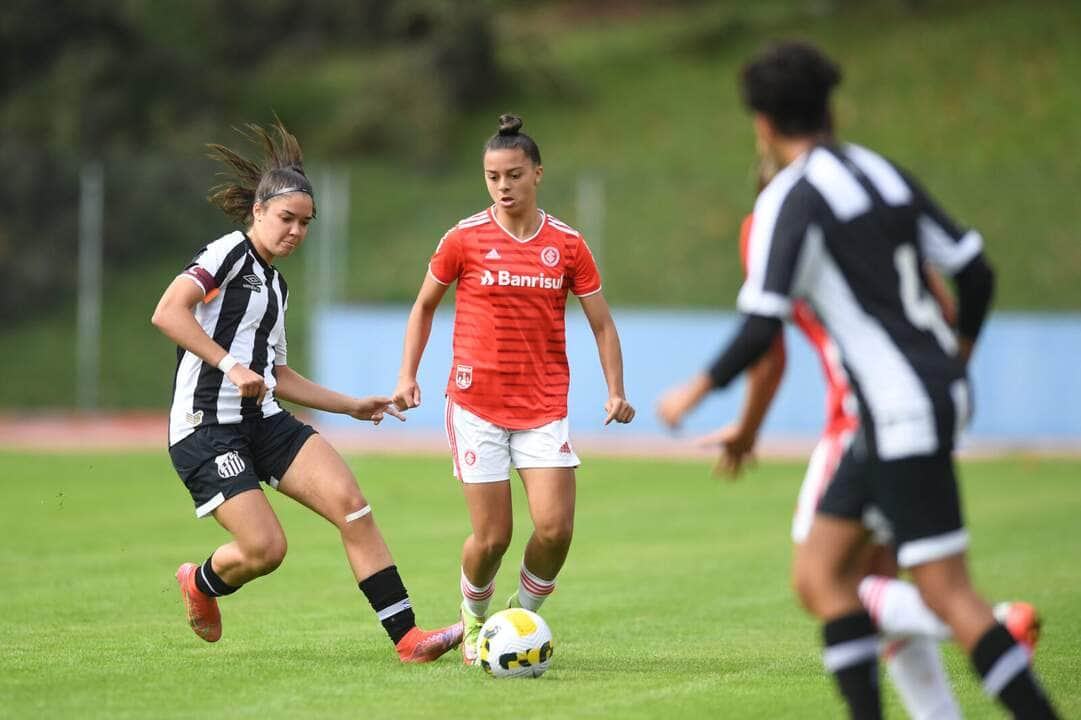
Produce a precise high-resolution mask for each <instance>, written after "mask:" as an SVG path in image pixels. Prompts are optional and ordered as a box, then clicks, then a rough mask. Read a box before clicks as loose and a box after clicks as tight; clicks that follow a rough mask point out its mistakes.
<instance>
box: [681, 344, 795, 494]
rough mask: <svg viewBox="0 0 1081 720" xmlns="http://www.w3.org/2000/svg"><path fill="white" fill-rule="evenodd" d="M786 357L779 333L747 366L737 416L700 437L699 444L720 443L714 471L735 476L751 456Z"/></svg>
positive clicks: (778, 382) (722, 474) (778, 383)
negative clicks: (771, 343) (741, 405)
mask: <svg viewBox="0 0 1081 720" xmlns="http://www.w3.org/2000/svg"><path fill="white" fill-rule="evenodd" d="M785 361H786V355H785V346H784V335H778V336H777V338H776V339H775V340H774V341H773V346H772V347H771V348H770V349H769V351H768V352H767V353H766V354H765V355H763V356H762V357H761V358H759V359H758V360H757V361H756V362H755V363H754V365H752V366H751V367H750V368H749V369H748V370H747V387H746V392H745V394H744V398H743V409H742V411H741V412H740V416H739V418H738V419H737V420H736V421H735V422H733V423H730V424H728V425H726V426H724V427H722V428H720V429H719V430H716V431H715V432H712V433H710V434H709V435H707V436H705V437H703V438H701V439H700V440H699V443H700V444H703V445H714V446H719V447H720V450H721V454H720V457H719V458H718V460H717V464H716V466H714V468H713V472H714V474H716V475H720V476H728V477H730V478H733V479H734V478H736V477H738V476H739V474H740V471H741V470H742V469H743V466H744V464H745V463H746V461H747V460H750V459H753V456H754V446H755V443H756V442H757V440H758V431H759V429H760V428H761V427H762V422H763V421H764V420H765V418H766V413H767V412H768V411H769V407H770V405H771V404H772V403H773V398H774V396H775V395H776V394H777V388H778V387H779V386H780V384H781V378H782V377H784V369H785Z"/></svg>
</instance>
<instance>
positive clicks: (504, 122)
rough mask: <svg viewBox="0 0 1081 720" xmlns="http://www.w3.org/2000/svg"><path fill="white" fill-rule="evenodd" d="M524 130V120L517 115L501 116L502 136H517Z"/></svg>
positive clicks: (500, 130) (500, 127) (500, 132)
mask: <svg viewBox="0 0 1081 720" xmlns="http://www.w3.org/2000/svg"><path fill="white" fill-rule="evenodd" d="M521 129H522V118H520V117H518V116H517V115H500V116H499V134H500V135H517V134H518V131H519V130H521Z"/></svg>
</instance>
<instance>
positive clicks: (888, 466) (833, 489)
mask: <svg viewBox="0 0 1081 720" xmlns="http://www.w3.org/2000/svg"><path fill="white" fill-rule="evenodd" d="M818 512H819V513H821V514H823V515H831V516H834V517H839V518H844V519H849V520H855V521H856V522H861V523H864V524H866V525H871V526H873V525H874V524H875V523H876V522H878V523H884V524H885V525H886V528H887V529H888V530H889V532H890V533H891V534H892V536H893V542H894V545H895V547H896V548H897V562H898V564H899V565H900V566H901V567H912V566H914V565H920V564H923V563H926V562H931V561H933V560H941V559H942V558H945V557H949V556H950V555H955V554H957V553H959V552H962V551H963V550H965V548H967V547H968V533H967V532H966V530H965V527H964V523H963V521H962V518H961V498H960V493H959V491H958V487H957V475H956V473H955V470H954V464H953V455H952V453H951V452H950V451H949V450H940V451H938V452H936V453H934V454H931V455H917V456H912V457H906V458H901V459H897V460H882V459H881V458H877V457H875V456H874V453H873V451H871V450H870V449H869V448H868V445H867V443H866V442H865V436H863V433H862V429H861V431H859V432H858V434H857V437H856V439H855V440H854V441H853V442H852V443H851V444H850V445H849V447H848V450H847V451H846V452H845V454H844V456H843V457H842V458H841V463H840V465H839V466H838V468H837V472H836V474H835V475H834V477H833V482H831V483H830V485H829V487H828V488H827V489H826V493H825V495H824V496H823V497H822V501H821V502H820V503H819V506H818Z"/></svg>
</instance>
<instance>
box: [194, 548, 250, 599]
mask: <svg viewBox="0 0 1081 720" xmlns="http://www.w3.org/2000/svg"><path fill="white" fill-rule="evenodd" d="M213 557H214V553H210V557H208V558H207V559H206V562H205V563H203V564H202V566H201V567H200V568H199V569H198V570H196V571H195V587H197V588H199V592H201V593H202V594H203V595H209V596H210V597H221V596H222V595H232V594H233V593H235V592H236V591H237V590H239V589H240V588H239V587H233V586H232V585H228V584H226V582H225V581H224V580H222V579H221V578H220V577H218V574H217V573H216V572H214V567H213V564H212V563H211V562H210V561H211V560H212V559H213Z"/></svg>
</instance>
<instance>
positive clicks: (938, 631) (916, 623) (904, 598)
mask: <svg viewBox="0 0 1081 720" xmlns="http://www.w3.org/2000/svg"><path fill="white" fill-rule="evenodd" d="M859 592H860V602H862V603H863V606H864V607H865V608H867V612H868V613H870V614H871V619H873V620H874V621H875V624H876V625H878V629H879V631H881V633H882V634H883V635H890V636H897V635H899V636H903V637H911V636H921V637H928V638H932V639H934V640H949V639H950V638H952V637H953V632H952V631H951V630H950V627H949V626H948V625H947V624H946V623H944V622H942V621H941V620H939V619H938V616H937V615H935V614H934V613H933V612H931V609H930V608H929V607H927V606H926V605H924V604H923V599H922V598H921V597H920V591H919V590H917V589H916V586H915V585H913V584H912V583H910V582H905V581H904V580H898V579H896V578H890V577H883V576H881V575H868V576H867V577H865V578H864V579H863V580H861V581H860V590H859Z"/></svg>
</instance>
